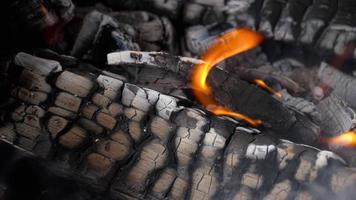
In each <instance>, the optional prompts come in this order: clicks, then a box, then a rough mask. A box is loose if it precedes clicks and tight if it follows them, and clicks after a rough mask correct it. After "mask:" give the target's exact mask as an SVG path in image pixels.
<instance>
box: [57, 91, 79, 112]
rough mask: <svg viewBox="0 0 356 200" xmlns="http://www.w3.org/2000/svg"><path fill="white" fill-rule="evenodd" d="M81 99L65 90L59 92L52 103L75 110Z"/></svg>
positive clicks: (77, 108)
mask: <svg viewBox="0 0 356 200" xmlns="http://www.w3.org/2000/svg"><path fill="white" fill-rule="evenodd" d="M81 102H82V100H81V99H80V98H79V97H76V96H73V95H71V94H68V93H66V92H61V93H59V94H58V96H57V97H56V100H55V102H54V104H55V105H56V106H58V107H61V108H64V109H66V110H69V111H73V112H77V111H78V110H79V107H80V104H81Z"/></svg>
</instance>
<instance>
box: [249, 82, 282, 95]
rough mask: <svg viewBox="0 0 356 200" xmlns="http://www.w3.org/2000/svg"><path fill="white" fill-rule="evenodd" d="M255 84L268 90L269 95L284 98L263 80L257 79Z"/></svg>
mask: <svg viewBox="0 0 356 200" xmlns="http://www.w3.org/2000/svg"><path fill="white" fill-rule="evenodd" d="M255 83H256V84H257V85H258V86H260V87H261V88H263V89H265V90H267V91H268V92H269V93H271V94H273V95H275V96H277V97H279V98H282V94H281V93H279V92H276V91H275V90H274V89H272V88H271V87H270V86H268V85H267V84H266V83H265V82H264V81H263V80H261V79H256V80H255Z"/></svg>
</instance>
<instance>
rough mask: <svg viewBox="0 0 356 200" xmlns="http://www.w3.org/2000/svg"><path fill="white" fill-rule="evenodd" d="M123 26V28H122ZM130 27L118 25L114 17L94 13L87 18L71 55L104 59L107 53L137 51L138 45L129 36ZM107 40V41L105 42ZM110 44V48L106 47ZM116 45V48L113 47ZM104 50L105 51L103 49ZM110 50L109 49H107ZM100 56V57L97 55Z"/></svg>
mask: <svg viewBox="0 0 356 200" xmlns="http://www.w3.org/2000/svg"><path fill="white" fill-rule="evenodd" d="M120 26H121V27H120ZM128 28H129V27H127V26H126V25H124V26H123V25H120V24H118V23H117V22H116V21H115V20H114V19H113V18H112V17H110V16H108V15H105V14H102V13H100V12H98V11H92V12H91V13H89V14H88V15H87V16H86V17H85V18H84V22H83V25H82V28H81V30H80V32H79V35H78V37H77V39H76V41H75V44H74V46H73V49H72V51H71V54H72V55H73V56H75V57H82V56H83V55H86V54H88V53H89V55H87V56H90V58H93V59H95V58H97V57H99V58H97V59H99V60H100V59H103V55H106V51H113V50H122V49H124V50H127V49H132V50H135V49H137V45H135V44H134V43H133V42H132V39H131V38H130V36H129V35H127V34H126V33H127V30H130V29H128ZM105 40H106V41H105ZM108 43H109V45H110V46H105V45H107V44H108ZM112 45H114V47H112ZM102 48H104V49H102ZM107 48H109V49H107ZM96 54H99V55H96Z"/></svg>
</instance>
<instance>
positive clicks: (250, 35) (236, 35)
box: [192, 28, 263, 126]
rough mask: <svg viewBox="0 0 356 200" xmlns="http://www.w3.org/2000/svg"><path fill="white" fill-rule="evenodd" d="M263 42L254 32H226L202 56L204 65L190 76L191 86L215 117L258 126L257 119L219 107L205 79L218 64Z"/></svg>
mask: <svg viewBox="0 0 356 200" xmlns="http://www.w3.org/2000/svg"><path fill="white" fill-rule="evenodd" d="M262 41H263V36H262V35H261V34H259V33H257V32H255V31H252V30H249V29H246V28H241V29H235V30H233V31H231V32H228V33H226V34H224V35H222V36H221V37H219V38H218V39H217V41H215V43H214V44H213V45H212V46H211V47H210V48H209V49H208V50H207V51H206V52H205V53H204V54H203V56H202V58H201V59H202V60H203V61H204V63H202V64H198V65H196V66H195V70H194V71H193V74H192V86H193V89H194V95H195V97H196V98H197V100H198V101H199V102H200V103H201V104H202V105H203V106H205V107H206V108H207V109H208V110H209V111H211V112H212V113H214V114H215V115H219V116H221V115H225V116H231V117H236V118H239V119H242V120H244V121H246V122H247V123H249V124H251V125H253V126H258V125H260V124H262V121H261V120H259V119H252V118H250V117H248V116H246V115H243V114H241V113H238V112H235V111H232V110H231V109H229V108H226V107H222V106H219V105H218V103H217V102H216V101H215V99H214V96H213V92H212V89H211V87H210V86H209V85H208V84H207V77H208V75H209V72H210V71H211V70H212V69H213V67H214V66H215V65H216V64H218V63H219V62H221V61H223V60H225V59H227V58H229V57H232V56H234V55H237V54H240V53H243V52H245V51H248V50H250V49H253V48H255V47H256V46H258V45H259V44H260V43H262Z"/></svg>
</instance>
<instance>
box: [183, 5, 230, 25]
mask: <svg viewBox="0 0 356 200" xmlns="http://www.w3.org/2000/svg"><path fill="white" fill-rule="evenodd" d="M224 12H225V2H224V1H221V0H218V1H201V0H195V1H191V2H187V3H185V4H184V10H183V20H184V22H185V23H187V24H190V25H197V24H202V25H208V24H213V23H222V22H224V21H225V18H226V16H225V13H224Z"/></svg>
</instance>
